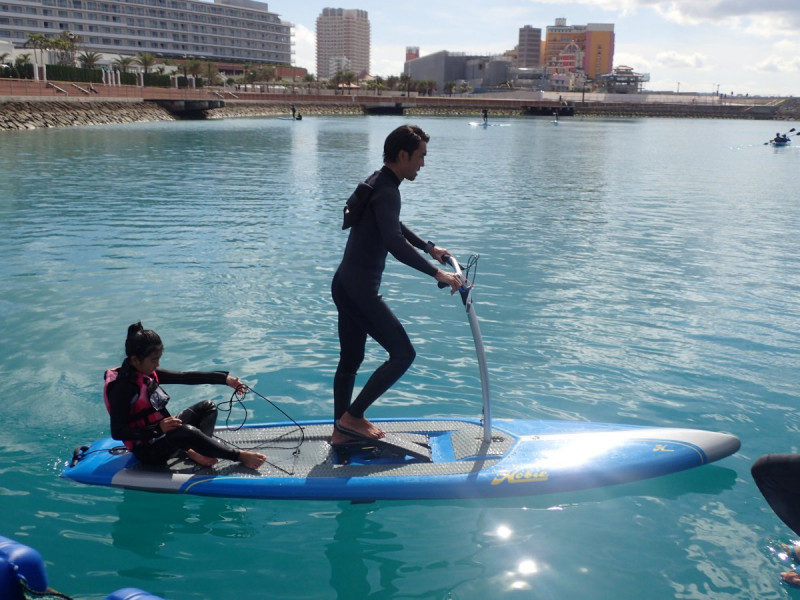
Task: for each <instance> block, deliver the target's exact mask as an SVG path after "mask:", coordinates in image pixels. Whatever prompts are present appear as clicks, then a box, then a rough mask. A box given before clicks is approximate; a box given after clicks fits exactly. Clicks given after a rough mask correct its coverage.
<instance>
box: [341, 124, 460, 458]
mask: <svg viewBox="0 0 800 600" xmlns="http://www.w3.org/2000/svg"><path fill="white" fill-rule="evenodd" d="M429 139H430V137H429V136H428V134H426V133H425V132H424V131H422V129H420V128H419V127H416V126H414V125H402V126H400V127H398V128H397V129H395V130H394V131H392V132H391V133H390V134H389V136H388V137H387V138H386V141H385V142H384V146H383V167H382V168H381V170H380V171H377V172H376V173H375V174H374V175H373V176H372V177H370V178H369V182H370V183H371V185H372V187H373V191H372V193H371V195H370V198H369V204H368V205H367V207H366V209H365V210H364V213H363V216H362V217H361V218H360V220H359V221H358V222H357V223H356V224H354V225H353V226H352V229H351V230H350V236H349V238H348V240H347V246H346V247H345V250H344V256H343V258H342V262H341V263H340V265H339V268H338V269H337V271H336V274H335V275H334V277H333V283H332V285H331V294H332V296H333V301H334V302H335V303H336V308H337V310H338V311H339V321H338V329H339V344H340V355H339V365H338V367H337V369H336V375H335V376H334V380H333V402H334V419H335V421H334V423H335V427H334V432H333V436H332V438H331V443H332V444H341V443H345V442H347V441H348V440H349V439H350V438H352V437H370V438H381V437H383V436H384V435H385V433H384V431H383V430H381V429H380V428H379V427H377V426H376V425H374V424H373V423H370V422H369V421H368V420H367V419H366V418H364V413H365V411H366V410H367V408H369V406H370V405H371V404H372V403H373V402H374V401H375V400H376V399H377V398H378V397H379V396H380V395H381V394H383V393H384V392H385V391H386V390H388V389H389V388H390V387H391V386H392V385H393V384H394V383H395V382H396V381H397V380H398V379H399V378H400V377H401V376H402V375H403V373H405V372H406V370H407V369H408V367H410V366H411V363H412V362H413V361H414V357H415V356H416V352H415V351H414V347H413V346H412V345H411V341H410V340H409V339H408V335H407V334H406V332H405V329H403V326H402V325H401V324H400V321H398V319H397V317H395V315H394V314H393V313H392V311H391V310H390V309H389V307H388V306H387V305H386V303H385V302H384V301H383V298H382V297H381V295H380V294H379V293H378V291H379V288H380V284H381V276H382V275H383V270H384V268H385V266H386V255H387V253H389V252H391V254H392V256H394V257H395V258H396V259H397V260H399V261H400V262H403V263H405V264H406V265H408V266H410V267H413V268H415V269H417V270H418V271H420V272H422V273H425V274H426V275H430V276H431V277H433V278H435V279H436V281H439V282H442V283H444V284H446V285H447V286H449V287H450V288H451V289H452V290H454V291H455V290H458V288H459V287H460V286H461V282H460V280H459V279H458V277H457V276H456V275H455V274H454V273H448V272H446V271H442V270H441V269H438V268H437V267H435V266H434V265H432V264H431V263H429V262H428V261H427V260H425V258H423V256H422V255H421V254H420V253H419V251H418V250H422V251H423V252H426V253H428V254H430V255H431V256H432V257H433V258H435V259H436V260H438V261H439V262H442V257H443V256H444V255H445V254H446V253H447V250H446V249H444V248H439V247H437V246H436V245H435V244H434V243H433V242H425V241H424V240H423V239H422V238H421V237H419V236H418V235H417V234H416V233H414V232H413V231H411V230H410V229H409V228H408V227H406V226H405V225H404V224H403V223H402V222H401V221H400V189H399V186H400V183H402V181H403V180H404V179H408V180H409V181H413V180H414V179H416V177H417V173H418V172H419V170H420V168H422V167H423V166H424V164H425V155H426V153H427V144H428V141H429ZM368 335H369V336H370V337H371V338H373V339H374V340H375V341H376V342H378V343H379V344H380V345H381V346H382V347H383V348H384V349H385V350H386V351H387V352H388V353H389V358H388V360H387V361H386V362H384V363H383V364H382V365H381V366H380V367H378V369H377V370H376V371H375V372H374V373H373V374H372V375H371V376H370V378H369V379H368V380H367V382H366V384H365V385H364V387H363V389H362V390H361V392H360V393H359V394H358V396H357V397H356V399H355V401H354V402H353V403H352V404H351V398H352V395H353V386H354V384H355V379H356V373H357V372H358V368H359V367H360V366H361V363H362V362H363V360H364V352H365V347H366V343H367V336H368Z"/></svg>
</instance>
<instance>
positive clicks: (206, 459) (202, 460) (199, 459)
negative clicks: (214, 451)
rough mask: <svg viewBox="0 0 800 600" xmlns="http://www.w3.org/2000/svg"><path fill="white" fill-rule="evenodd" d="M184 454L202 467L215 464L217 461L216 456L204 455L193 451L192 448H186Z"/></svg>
mask: <svg viewBox="0 0 800 600" xmlns="http://www.w3.org/2000/svg"><path fill="white" fill-rule="evenodd" d="M186 454H187V456H188V457H189V458H191V459H192V460H193V461H194V462H196V463H197V464H198V465H201V466H203V467H213V466H214V465H215V464H217V463H218V462H219V461H218V460H217V459H216V458H213V457H211V456H204V455H203V454H200V453H199V452H195V451H194V450H187V451H186Z"/></svg>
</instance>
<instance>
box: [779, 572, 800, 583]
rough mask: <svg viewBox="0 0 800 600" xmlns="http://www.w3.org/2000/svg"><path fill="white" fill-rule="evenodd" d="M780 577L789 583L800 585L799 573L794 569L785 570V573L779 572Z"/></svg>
mask: <svg viewBox="0 0 800 600" xmlns="http://www.w3.org/2000/svg"><path fill="white" fill-rule="evenodd" d="M781 579H783V580H784V581H785V582H786V583H788V584H789V585H793V586H795V587H800V573H798V572H797V571H795V570H794V569H792V570H791V571H786V572H785V573H781Z"/></svg>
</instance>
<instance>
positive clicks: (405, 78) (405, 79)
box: [400, 73, 414, 96]
mask: <svg viewBox="0 0 800 600" xmlns="http://www.w3.org/2000/svg"><path fill="white" fill-rule="evenodd" d="M412 81H414V80H413V79H411V75H409V74H408V73H403V74H402V75H400V89H404V90H405V91H406V96H408V94H409V92H410V91H411V83H412Z"/></svg>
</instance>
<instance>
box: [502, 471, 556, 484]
mask: <svg viewBox="0 0 800 600" xmlns="http://www.w3.org/2000/svg"><path fill="white" fill-rule="evenodd" d="M547 478H548V477H547V471H526V470H524V469H519V470H517V471H501V472H500V475H498V476H497V477H495V478H494V479H493V480H492V485H500V484H501V483H504V482H505V483H533V482H536V481H547Z"/></svg>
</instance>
